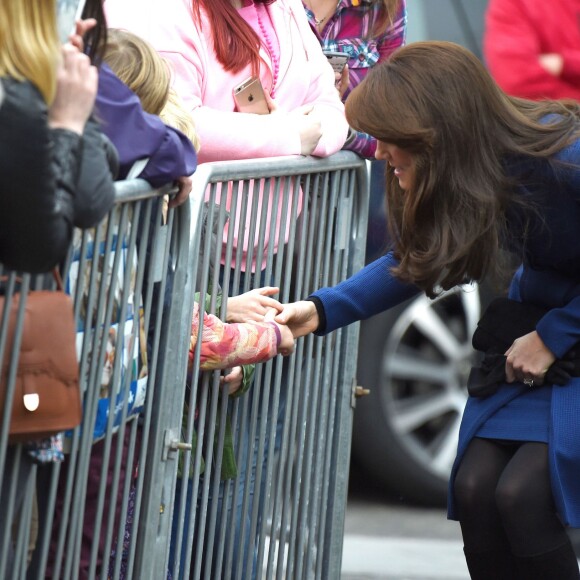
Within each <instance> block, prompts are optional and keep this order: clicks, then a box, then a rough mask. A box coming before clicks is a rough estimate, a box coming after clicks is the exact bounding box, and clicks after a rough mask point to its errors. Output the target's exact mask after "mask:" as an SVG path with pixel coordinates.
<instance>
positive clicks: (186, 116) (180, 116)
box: [159, 88, 199, 151]
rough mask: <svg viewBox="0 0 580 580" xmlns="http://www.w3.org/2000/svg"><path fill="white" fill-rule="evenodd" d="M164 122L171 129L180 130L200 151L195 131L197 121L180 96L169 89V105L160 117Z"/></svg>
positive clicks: (166, 105) (167, 104)
mask: <svg viewBox="0 0 580 580" xmlns="http://www.w3.org/2000/svg"><path fill="white" fill-rule="evenodd" d="M159 116H160V117H161V119H162V120H163V122H164V123H165V124H167V125H170V126H171V127H175V128H176V129H179V131H181V132H182V133H183V134H184V135H185V136H186V137H188V138H189V140H190V141H191V142H192V143H193V146H194V147H195V150H196V151H199V137H198V135H197V131H196V130H195V121H194V120H193V116H192V114H191V113H190V112H189V111H188V110H187V109H186V108H185V105H184V104H183V102H182V100H181V99H180V98H179V95H178V94H177V93H176V92H175V91H174V90H173V89H171V88H170V89H169V95H168V97H167V103H165V107H163V111H161V113H160V115H159Z"/></svg>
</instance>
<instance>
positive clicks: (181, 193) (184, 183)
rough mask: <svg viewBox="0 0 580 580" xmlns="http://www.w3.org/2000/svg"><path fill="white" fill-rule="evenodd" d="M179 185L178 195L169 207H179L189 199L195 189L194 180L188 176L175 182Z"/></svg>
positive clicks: (170, 201) (171, 200) (172, 199)
mask: <svg viewBox="0 0 580 580" xmlns="http://www.w3.org/2000/svg"><path fill="white" fill-rule="evenodd" d="M175 184H176V185H177V195H176V196H175V197H172V198H171V199H170V200H169V205H168V207H170V208H171V207H177V206H178V205H181V204H182V203H183V202H185V201H187V200H188V199H189V194H190V193H191V190H192V189H193V180H192V179H191V177H189V176H188V175H184V176H183V177H179V178H178V179H176V180H175Z"/></svg>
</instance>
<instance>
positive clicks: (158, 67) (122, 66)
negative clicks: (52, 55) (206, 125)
mask: <svg viewBox="0 0 580 580" xmlns="http://www.w3.org/2000/svg"><path fill="white" fill-rule="evenodd" d="M103 60H104V61H105V62H106V63H107V64H108V65H109V66H110V67H111V69H112V71H113V72H114V73H115V74H116V75H117V77H119V79H120V80H121V81H123V83H125V84H126V85H127V86H128V87H129V88H130V89H131V90H132V91H133V92H134V93H135V94H136V95H137V96H138V97H139V99H140V101H141V105H142V107H143V109H144V110H145V111H147V112H148V113H151V114H152V115H159V117H161V119H162V120H163V122H164V123H165V124H167V125H170V126H171V127H175V128H176V129H178V130H180V131H181V132H182V133H183V134H184V135H186V136H187V137H188V138H189V139H190V140H191V142H192V143H193V145H194V147H195V148H196V149H197V150H198V149H199V138H198V136H197V133H196V131H195V123H194V121H193V117H192V116H191V114H190V113H189V112H188V111H187V110H186V109H185V106H184V105H183V103H182V101H181V99H180V98H179V96H178V95H177V93H176V92H175V91H174V90H173V89H172V88H171V87H170V82H171V72H170V70H169V65H168V63H167V62H166V61H165V60H164V59H163V58H162V57H161V56H159V54H158V53H157V52H156V50H155V49H154V48H153V46H151V44H150V43H149V42H147V41H146V40H144V39H143V38H141V37H139V36H137V35H136V34H133V33H132V32H129V31H128V30H120V29H117V28H110V29H109V30H108V37H107V46H106V49H105V53H104V57H103Z"/></svg>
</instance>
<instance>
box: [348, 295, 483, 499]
mask: <svg viewBox="0 0 580 580" xmlns="http://www.w3.org/2000/svg"><path fill="white" fill-rule="evenodd" d="M480 312H481V300H480V291H479V287H478V286H477V285H468V286H462V287H457V288H454V289H452V290H449V291H447V292H445V293H443V294H442V295H440V296H438V297H437V298H436V299H435V300H430V299H429V298H427V297H426V296H424V295H421V296H419V297H418V298H415V299H413V300H411V301H410V302H407V303H405V304H404V305H402V306H400V307H398V308H396V309H392V310H390V311H387V312H385V313H382V314H381V315H378V316H376V317H373V318H372V319H370V320H367V321H365V322H363V323H362V325H361V338H360V346H359V358H358V374H357V378H358V384H359V385H361V386H363V387H364V388H368V389H370V391H371V392H370V395H368V396H366V397H362V398H360V399H358V401H357V407H356V409H355V413H354V427H353V456H354V458H355V459H356V461H357V463H358V464H359V465H360V466H361V467H362V468H363V469H364V470H365V471H367V472H368V474H370V475H371V476H373V478H374V479H375V481H377V482H380V483H382V484H384V485H386V486H388V488H390V489H391V490H392V491H394V492H396V493H397V494H399V495H400V496H401V497H402V499H406V500H410V501H414V502H419V503H422V504H427V505H443V504H444V503H445V500H446V495H447V481H448V477H449V472H450V470H451V466H452V463H453V460H454V458H455V452H456V449H457V436H458V432H459V424H460V421H461V416H462V413H463V408H464V405H465V400H466V397H467V392H466V384H467V377H468V375H469V370H470V368H471V365H472V363H473V357H474V351H473V348H472V346H471V336H472V334H473V331H474V330H475V327H476V325H477V321H478V320H479V318H480Z"/></svg>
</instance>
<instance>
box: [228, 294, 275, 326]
mask: <svg viewBox="0 0 580 580" xmlns="http://www.w3.org/2000/svg"><path fill="white" fill-rule="evenodd" d="M279 291H280V288H276V287H274V286H265V287H264V288H256V289H254V290H250V291H249V292H244V294H240V295H239V296H232V297H228V304H227V312H226V322H262V321H263V320H264V316H265V314H266V312H267V311H268V310H269V309H270V308H273V309H275V310H276V312H277V313H278V312H282V304H280V302H278V300H275V299H274V298H270V296H272V295H273V294H278V292H279Z"/></svg>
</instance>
